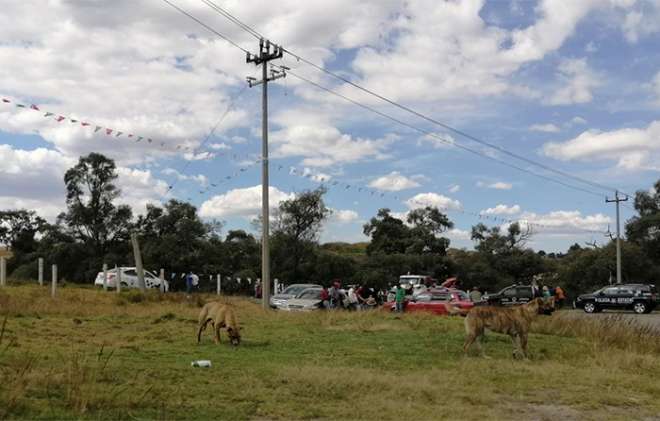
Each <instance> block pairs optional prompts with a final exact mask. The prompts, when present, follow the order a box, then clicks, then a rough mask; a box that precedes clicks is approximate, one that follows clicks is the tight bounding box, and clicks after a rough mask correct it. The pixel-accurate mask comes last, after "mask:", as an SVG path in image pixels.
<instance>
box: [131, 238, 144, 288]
mask: <svg viewBox="0 0 660 421" xmlns="http://www.w3.org/2000/svg"><path fill="white" fill-rule="evenodd" d="M131 243H132V244H133V257H134V258H135V269H136V270H137V277H138V286H139V287H140V291H142V293H143V294H144V293H145V292H146V291H147V285H146V284H145V283H144V269H143V267H142V254H141V253H140V242H139V241H138V238H137V234H136V233H132V234H131Z"/></svg>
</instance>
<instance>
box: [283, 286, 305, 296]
mask: <svg viewBox="0 0 660 421" xmlns="http://www.w3.org/2000/svg"><path fill="white" fill-rule="evenodd" d="M307 288H309V287H306V286H300V285H291V286H290V287H288V288H287V289H285V290H284V291H282V294H289V295H298V294H300V293H301V292H303V291H304V290H305V289H307Z"/></svg>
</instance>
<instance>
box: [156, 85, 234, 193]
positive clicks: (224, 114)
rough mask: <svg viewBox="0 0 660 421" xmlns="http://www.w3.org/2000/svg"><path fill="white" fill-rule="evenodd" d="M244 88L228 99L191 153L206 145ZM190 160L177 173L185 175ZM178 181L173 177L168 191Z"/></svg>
mask: <svg viewBox="0 0 660 421" xmlns="http://www.w3.org/2000/svg"><path fill="white" fill-rule="evenodd" d="M246 89H247V86H243V88H242V89H241V90H240V91H239V92H238V93H237V94H236V95H235V96H234V97H233V98H231V99H230V100H229V104H227V109H226V110H225V112H224V113H222V115H221V116H220V118H219V119H218V121H217V122H216V123H215V125H213V127H212V128H211V130H210V131H209V132H208V133H207V135H206V137H205V138H204V140H202V142H201V143H200V144H199V146H198V147H197V148H195V149H194V150H193V155H194V154H195V151H197V150H199V149H201V148H202V147H203V146H204V145H206V142H208V141H209V139H210V138H211V136H213V134H214V133H215V131H216V129H217V128H218V126H219V125H220V124H221V123H222V122H223V121H224V119H225V118H226V117H227V115H228V114H229V112H230V111H231V109H232V108H234V105H235V103H236V101H237V100H238V99H239V98H240V97H241V95H243V92H245V90H246ZM191 162H192V161H186V163H185V165H184V166H183V168H182V169H181V171H179V173H180V174H183V175H184V176H185V175H186V170H187V169H188V167H189V166H190V164H191ZM178 181H179V178H177V179H175V180H174V182H173V183H172V184H170V186H169V187H168V188H167V190H168V191H171V190H173V189H174V186H176V184H177V182H178Z"/></svg>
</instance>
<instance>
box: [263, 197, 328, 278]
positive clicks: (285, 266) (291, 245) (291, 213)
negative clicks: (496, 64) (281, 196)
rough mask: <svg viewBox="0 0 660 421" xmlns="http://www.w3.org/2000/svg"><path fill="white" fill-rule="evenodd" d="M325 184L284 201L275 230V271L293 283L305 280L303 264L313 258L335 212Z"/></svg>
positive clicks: (273, 255) (273, 249)
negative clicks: (328, 203) (325, 225)
mask: <svg viewBox="0 0 660 421" xmlns="http://www.w3.org/2000/svg"><path fill="white" fill-rule="evenodd" d="M326 192H327V190H326V189H325V188H324V187H320V188H318V189H316V190H310V191H304V192H302V193H300V194H298V195H296V197H295V198H293V199H290V200H285V201H283V202H282V203H280V206H279V209H278V213H277V216H276V218H277V219H276V222H275V226H274V229H273V238H272V240H273V242H272V245H273V247H272V261H273V272H274V273H275V274H276V276H277V277H279V278H280V279H285V280H287V281H290V282H294V281H298V280H301V279H303V276H302V271H301V265H302V264H303V263H304V262H305V261H310V260H311V259H313V257H314V254H315V251H316V250H315V249H316V247H317V246H318V244H317V242H318V237H319V233H320V230H321V226H322V224H323V221H325V220H326V219H327V217H328V216H329V215H330V213H331V211H330V209H328V208H327V207H326V206H325V203H324V202H323V195H324V194H325V193H326Z"/></svg>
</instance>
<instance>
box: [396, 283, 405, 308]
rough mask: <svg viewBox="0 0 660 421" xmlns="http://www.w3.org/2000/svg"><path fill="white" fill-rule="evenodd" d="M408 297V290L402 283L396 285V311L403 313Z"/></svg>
mask: <svg viewBox="0 0 660 421" xmlns="http://www.w3.org/2000/svg"><path fill="white" fill-rule="evenodd" d="M405 298H406V290H405V289H403V287H401V285H397V286H396V297H395V300H396V312H397V313H403V301H404V300H405Z"/></svg>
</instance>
